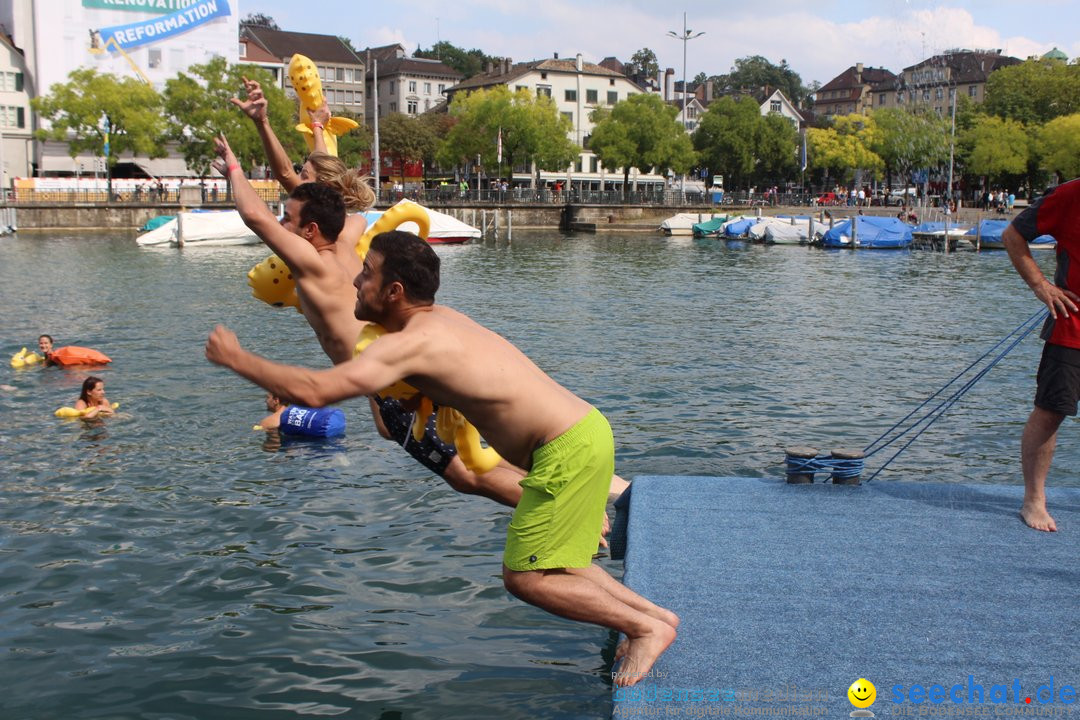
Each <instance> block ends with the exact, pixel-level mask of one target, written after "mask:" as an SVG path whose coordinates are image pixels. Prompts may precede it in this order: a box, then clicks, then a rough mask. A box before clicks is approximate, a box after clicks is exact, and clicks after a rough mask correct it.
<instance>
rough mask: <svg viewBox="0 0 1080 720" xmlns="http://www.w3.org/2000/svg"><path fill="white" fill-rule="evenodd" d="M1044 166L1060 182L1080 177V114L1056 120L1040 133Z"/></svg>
mask: <svg viewBox="0 0 1080 720" xmlns="http://www.w3.org/2000/svg"><path fill="white" fill-rule="evenodd" d="M1037 146H1038V148H1039V154H1040V155H1041V156H1042V166H1043V167H1044V168H1046V169H1047V170H1049V171H1051V172H1053V173H1056V174H1057V176H1058V180H1059V181H1065V180H1069V179H1072V178H1075V177H1080V113H1077V114H1073V115H1065V116H1062V117H1058V118H1054V119H1053V120H1051V121H1050V122H1048V123H1046V125H1044V126H1043V128H1042V129H1041V130H1040V131H1039V134H1038V140H1037Z"/></svg>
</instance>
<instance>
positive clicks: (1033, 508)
mask: <svg viewBox="0 0 1080 720" xmlns="http://www.w3.org/2000/svg"><path fill="white" fill-rule="evenodd" d="M1020 519H1021V520H1023V521H1024V524H1026V525H1027V526H1028V527H1029V528H1033V529H1035V530H1043V531H1045V532H1057V523H1055V522H1054V518H1052V517H1050V513H1048V512H1046V503H1024V505H1023V507H1021V508H1020Z"/></svg>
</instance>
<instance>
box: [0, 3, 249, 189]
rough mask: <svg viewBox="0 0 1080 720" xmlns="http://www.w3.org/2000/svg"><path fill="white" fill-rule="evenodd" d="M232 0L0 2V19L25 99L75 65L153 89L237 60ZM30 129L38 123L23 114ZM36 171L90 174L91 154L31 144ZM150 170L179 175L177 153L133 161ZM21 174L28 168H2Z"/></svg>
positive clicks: (62, 79)
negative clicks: (203, 66)
mask: <svg viewBox="0 0 1080 720" xmlns="http://www.w3.org/2000/svg"><path fill="white" fill-rule="evenodd" d="M237 2H238V0H47V1H41V0H38V1H36V2H35V1H33V0H0V24H2V25H3V28H4V30H5V31H6V32H7V34H8V36H9V37H10V38H11V43H12V45H14V47H15V48H17V49H18V50H19V51H20V52H21V53H22V56H23V58H24V63H25V85H24V87H25V88H26V91H27V92H28V93H29V96H30V97H36V96H38V95H46V94H48V92H49V88H50V87H51V86H52V85H54V84H56V83H64V82H67V80H68V74H69V73H71V71H72V70H76V69H79V68H94V69H95V70H97V71H98V72H101V73H111V74H113V75H116V76H118V77H135V78H139V79H142V80H145V81H146V82H148V83H150V84H152V85H153V86H154V87H155V88H157V89H158V90H161V89H163V88H164V86H165V81H166V80H167V79H169V78H172V77H175V76H176V75H177V74H178V73H179V72H182V71H184V70H187V68H188V67H190V66H191V65H195V64H200V63H205V62H208V61H209V60H210V59H211V58H213V57H214V56H215V55H220V56H222V57H224V58H225V59H226V60H227V61H228V62H229V63H235V62H237V52H238V43H237V37H238V31H239V19H238V13H237V9H236V3H237ZM30 124H31V129H37V128H38V127H40V122H39V121H38V119H37V118H36V117H35V118H31V123H30ZM31 155H32V157H31V160H30V162H31V163H32V164H33V165H34V166H35V167H36V170H37V171H38V173H41V174H47V173H48V174H52V173H79V174H83V173H88V172H91V173H92V172H93V171H94V169H95V165H97V164H98V163H99V162H100V161H97V160H96V159H95V158H93V157H91V156H87V157H85V158H83V157H80V158H76V159H75V160H72V159H71V157H70V156H69V155H68V150H67V146H66V145H64V144H62V143H39V142H34V143H33V150H32V153H31ZM137 162H138V164H139V165H140V166H142V165H145V166H146V167H147V168H151V169H152V170H153V172H152V173H151V174H155V175H161V174H169V175H174V174H186V172H187V171H186V167H185V166H184V163H183V161H182V160H180V159H179V158H172V159H164V160H153V161H150V160H146V161H145V162H144V161H143V160H137ZM9 169H10V172H11V173H12V174H15V175H20V176H26V175H30V174H31V170H32V169H33V168H25V169H24V168H19V169H16V168H14V167H10V166H9Z"/></svg>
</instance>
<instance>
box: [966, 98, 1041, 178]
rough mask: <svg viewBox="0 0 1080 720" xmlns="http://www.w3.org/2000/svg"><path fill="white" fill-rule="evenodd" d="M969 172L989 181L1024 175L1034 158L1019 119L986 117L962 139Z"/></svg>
mask: <svg viewBox="0 0 1080 720" xmlns="http://www.w3.org/2000/svg"><path fill="white" fill-rule="evenodd" d="M960 146H961V152H962V153H963V154H964V157H965V166H966V168H967V170H968V171H969V172H971V173H974V174H976V175H985V176H987V177H988V178H989V179H990V181H991V182H992V183H993V182H996V181H1000V180H1003V179H1004V178H1003V176H1005V175H1023V174H1024V173H1026V172H1027V169H1028V161H1029V159H1030V157H1031V143H1030V142H1029V141H1028V133H1027V131H1026V130H1025V129H1024V126H1023V125H1022V124H1021V123H1019V122H1017V121H1016V120H1002V119H1001V118H999V117H992V116H987V115H984V116H982V117H980V118H979V119H978V120H976V121H975V124H974V126H973V127H972V128H971V129H969V130H965V131H964V132H963V133H962V135H961V136H960Z"/></svg>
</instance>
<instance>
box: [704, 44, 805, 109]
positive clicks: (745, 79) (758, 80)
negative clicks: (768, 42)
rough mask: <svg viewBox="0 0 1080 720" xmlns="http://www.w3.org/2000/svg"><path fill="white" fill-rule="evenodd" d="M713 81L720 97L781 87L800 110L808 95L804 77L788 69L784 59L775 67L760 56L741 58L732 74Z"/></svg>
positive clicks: (736, 62) (732, 69)
mask: <svg viewBox="0 0 1080 720" xmlns="http://www.w3.org/2000/svg"><path fill="white" fill-rule="evenodd" d="M714 80H715V81H716V91H717V93H719V94H721V95H730V94H734V93H738V92H741V91H744V90H753V89H756V88H761V87H774V88H780V91H781V92H783V93H784V95H785V96H787V98H788V100H790V101H791V102H792V103H794V104H795V105H796V106H800V107H801V106H802V104H803V101H804V100H805V99H806V95H807V89H806V87H804V86H803V82H802V78H801V77H799V74H798V73H797V72H795V71H794V70H792V69H791V68H790V67H789V66H788V64H787V60H781V61H780V64H779V65H773V64H772V63H771V62H769V61H768V60H767V59H765V58H764V57H762V56H761V55H752V56H750V57H744V58H739V59H738V60H736V61H735V65H734V67H732V68H731V71H730V72H729V73H727V74H726V75H717V76H716V77H715V78H714Z"/></svg>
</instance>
